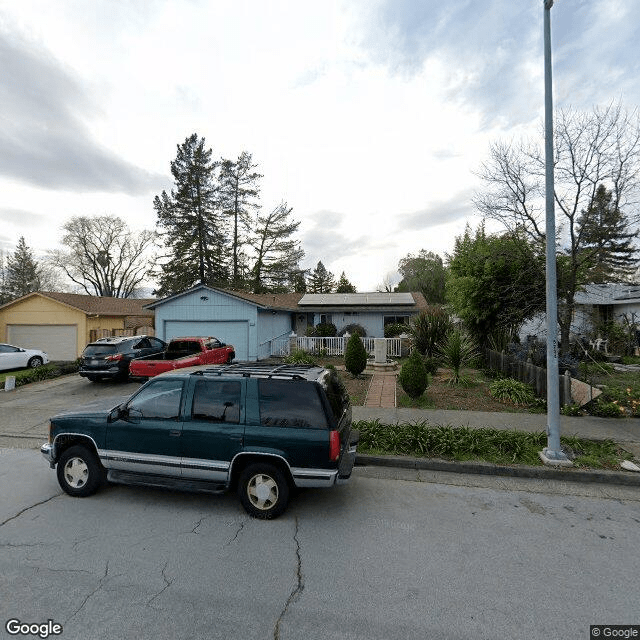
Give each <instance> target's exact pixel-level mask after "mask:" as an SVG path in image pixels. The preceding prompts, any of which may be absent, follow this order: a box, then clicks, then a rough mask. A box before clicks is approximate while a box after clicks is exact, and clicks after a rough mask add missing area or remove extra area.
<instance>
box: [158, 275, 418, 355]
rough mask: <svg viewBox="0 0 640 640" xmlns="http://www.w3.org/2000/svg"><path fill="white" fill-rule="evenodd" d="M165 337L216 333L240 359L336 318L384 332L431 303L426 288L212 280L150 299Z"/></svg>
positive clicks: (369, 333) (339, 324)
mask: <svg viewBox="0 0 640 640" xmlns="http://www.w3.org/2000/svg"><path fill="white" fill-rule="evenodd" d="M146 308H147V309H149V310H153V311H155V314H156V316H155V317H156V320H155V327H156V335H157V337H159V338H161V339H162V340H170V339H171V338H174V337H179V336H186V335H201V336H202V335H204V336H215V337H217V338H218V339H219V340H222V341H223V342H226V343H227V344H233V346H234V347H235V349H236V357H237V359H238V360H261V359H264V358H267V357H269V355H270V349H271V342H272V341H274V340H278V339H283V338H286V337H288V336H290V335H291V334H292V333H293V334H295V335H301V336H303V335H305V333H306V330H307V327H308V326H309V325H312V326H315V325H317V324H320V323H322V322H331V323H333V324H334V325H336V328H337V329H338V331H340V329H342V328H343V327H345V326H346V325H349V324H353V323H356V324H359V325H361V326H362V327H363V328H364V329H365V331H366V333H367V336H370V337H374V338H375V337H377V338H382V337H384V326H385V324H388V323H390V322H407V321H408V320H409V318H410V317H411V316H414V315H416V314H417V313H419V312H420V311H422V310H424V309H426V308H427V302H426V300H425V298H424V296H423V295H422V294H421V293H328V294H327V293H325V294H309V293H306V294H305V293H286V294H271V293H265V294H253V293H245V292H240V291H230V290H226V289H216V288H213V287H209V286H206V285H196V286H195V287H192V288H191V289H189V290H187V291H184V292H182V293H178V294H175V295H172V296H169V297H167V298H164V299H162V300H157V301H155V302H152V303H151V304H148V305H147V307H146Z"/></svg>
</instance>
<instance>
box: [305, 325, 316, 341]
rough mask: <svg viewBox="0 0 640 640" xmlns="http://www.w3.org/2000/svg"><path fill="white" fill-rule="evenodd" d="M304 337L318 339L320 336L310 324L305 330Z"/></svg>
mask: <svg viewBox="0 0 640 640" xmlns="http://www.w3.org/2000/svg"><path fill="white" fill-rule="evenodd" d="M304 335H305V336H307V338H316V337H317V336H318V331H317V330H316V328H315V327H314V326H313V325H312V324H308V325H307V328H306V329H305V330H304Z"/></svg>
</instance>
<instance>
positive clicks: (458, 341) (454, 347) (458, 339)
mask: <svg viewBox="0 0 640 640" xmlns="http://www.w3.org/2000/svg"><path fill="white" fill-rule="evenodd" d="M438 351H439V353H440V355H441V356H442V359H443V362H444V364H445V365H446V366H449V367H451V369H452V370H453V377H452V378H451V382H452V383H453V384H458V383H459V382H460V370H461V369H462V368H463V367H464V366H465V365H468V364H469V363H470V362H471V361H472V360H474V359H475V358H476V357H477V355H478V349H477V347H476V343H475V341H474V340H473V338H471V336H469V335H468V334H466V333H464V332H463V331H461V330H460V329H454V330H453V331H450V332H449V333H448V334H447V335H446V337H445V339H444V340H443V341H442V342H441V343H440V344H439V345H438Z"/></svg>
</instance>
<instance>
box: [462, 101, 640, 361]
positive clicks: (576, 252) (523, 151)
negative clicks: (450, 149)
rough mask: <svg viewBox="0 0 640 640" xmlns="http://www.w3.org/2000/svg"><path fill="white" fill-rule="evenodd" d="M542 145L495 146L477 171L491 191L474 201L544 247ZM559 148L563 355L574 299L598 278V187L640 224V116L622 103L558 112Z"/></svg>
mask: <svg viewBox="0 0 640 640" xmlns="http://www.w3.org/2000/svg"><path fill="white" fill-rule="evenodd" d="M543 142H544V140H543V139H540V140H539V141H538V142H537V143H532V142H527V141H520V142H518V143H513V144H509V143H502V142H501V143H495V144H493V145H492V146H491V147H490V150H489V155H490V158H489V161H488V162H486V163H485V164H483V165H482V167H481V170H480V171H479V176H480V178H482V180H483V181H484V183H485V186H486V188H485V190H484V191H483V192H482V193H479V194H478V195H477V196H476V197H475V199H474V202H475V205H476V207H477V208H478V210H479V211H480V212H481V213H482V214H483V215H484V216H485V217H487V218H491V219H494V220H498V221H499V222H501V223H502V224H503V225H504V226H505V227H506V228H507V229H509V230H510V231H513V232H516V233H524V234H526V235H527V236H528V237H529V238H531V239H532V240H534V241H535V242H538V243H541V244H544V242H546V238H545V219H544V214H545V208H544V186H545V183H544V172H545V157H544V149H543ZM554 146H555V149H554V152H555V157H554V167H555V169H554V171H555V179H554V181H555V203H556V210H557V220H558V228H557V237H556V238H555V239H554V240H555V241H556V243H557V251H558V298H559V304H558V322H559V325H560V335H561V349H562V352H563V353H565V352H566V351H567V350H568V348H569V330H570V324H571V318H572V316H573V312H574V307H575V303H574V299H575V294H576V292H577V291H579V290H580V288H581V287H582V286H583V285H584V284H586V283H588V282H590V281H591V276H592V266H593V264H592V263H593V252H592V251H589V250H586V249H587V247H588V246H589V243H591V244H593V237H589V236H592V230H593V228H594V226H593V224H591V222H590V213H589V212H591V211H593V212H595V209H594V207H593V206H592V204H593V202H594V201H595V199H596V193H597V190H598V187H599V186H600V185H605V187H606V188H607V189H608V190H609V191H610V192H611V194H612V197H611V206H612V207H613V208H614V209H615V210H621V209H625V210H626V211H627V212H628V213H627V215H626V218H625V219H626V222H627V224H628V225H629V226H628V228H627V229H631V227H637V225H638V222H639V221H640V211H638V208H637V204H638V198H639V195H640V119H639V117H638V113H637V112H636V111H634V112H632V113H629V112H627V111H625V110H624V109H623V108H622V106H621V105H620V104H619V103H618V104H611V105H609V106H608V107H606V108H598V107H595V108H594V109H593V110H592V111H591V112H588V113H583V112H579V111H574V110H571V109H569V110H563V111H560V112H559V113H558V114H557V115H556V118H555V132H554ZM588 230H591V232H589V233H588ZM625 231H626V230H625ZM604 232H605V230H604V229H603V233H604Z"/></svg>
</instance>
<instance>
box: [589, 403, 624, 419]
mask: <svg viewBox="0 0 640 640" xmlns="http://www.w3.org/2000/svg"><path fill="white" fill-rule="evenodd" d="M587 411H588V412H589V415H591V416H598V417H599V418H623V417H624V407H621V406H620V405H618V404H616V403H615V402H607V401H606V400H601V399H600V398H596V399H595V400H594V401H593V402H590V403H589V404H588V405H587Z"/></svg>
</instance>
